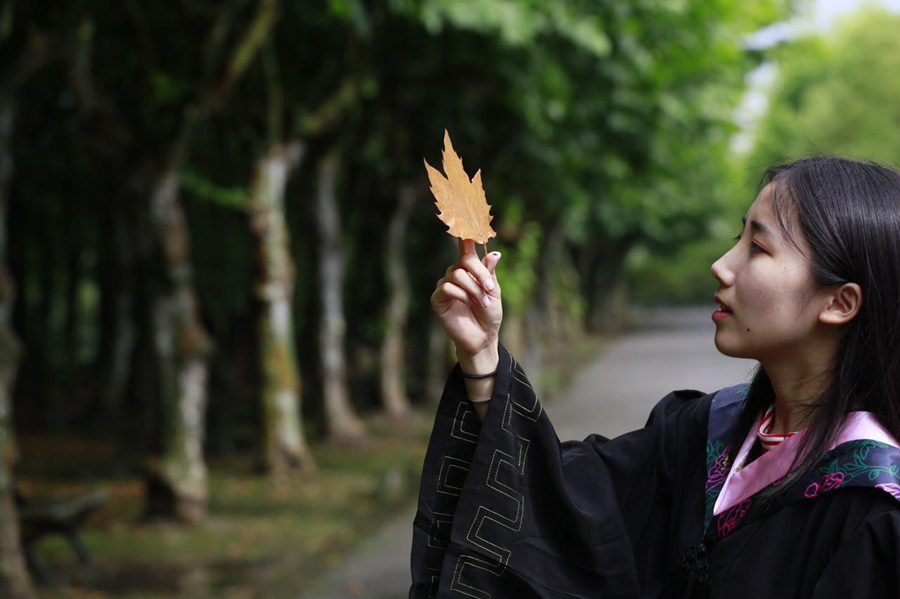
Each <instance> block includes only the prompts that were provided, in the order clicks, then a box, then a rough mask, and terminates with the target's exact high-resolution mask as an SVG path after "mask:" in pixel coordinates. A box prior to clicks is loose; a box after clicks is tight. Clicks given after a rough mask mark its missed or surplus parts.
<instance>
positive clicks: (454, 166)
mask: <svg viewBox="0 0 900 599" xmlns="http://www.w3.org/2000/svg"><path fill="white" fill-rule="evenodd" d="M425 169H426V170H427V171H428V179H429V180H430V181H431V193H433V194H434V199H435V200H437V202H435V203H436V204H437V207H438V209H439V210H440V211H441V212H440V213H439V214H438V218H439V219H441V220H442V221H443V222H444V224H445V225H447V226H448V227H449V229H448V231H447V232H448V233H450V234H451V235H455V236H457V237H459V238H460V239H474V240H475V241H476V242H477V243H483V244H486V243H487V241H488V239H490V238H491V237H494V236H495V235H497V233H496V232H494V230H493V229H492V228H491V221H492V220H493V219H494V217H493V216H491V207H490V205H488V203H487V198H486V197H485V196H484V189H483V188H482V187H481V170H479V171H478V172H477V173H475V176H474V177H472V180H471V181H469V176H468V175H466V171H465V170H463V163H462V158H460V157H459V156H458V155H457V154H456V152H454V151H453V144H452V143H451V142H450V134H449V133H447V130H446V129H445V130H444V172H446V173H447V176H446V178H445V177H444V175H442V174H441V173H440V172H439V171H438V170H437V169H435V168H433V167H432V166H431V165H430V164H428V161H427V160H426V161H425Z"/></svg>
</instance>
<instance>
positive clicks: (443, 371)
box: [425, 312, 456, 406]
mask: <svg viewBox="0 0 900 599" xmlns="http://www.w3.org/2000/svg"><path fill="white" fill-rule="evenodd" d="M429 321H430V322H431V325H430V326H429V327H428V380H427V382H426V383H425V393H426V394H427V398H426V403H427V404H429V405H433V406H437V405H438V404H439V403H440V401H441V394H442V393H443V392H444V385H445V384H446V383H447V377H448V376H449V375H450V369H451V368H453V365H454V364H455V363H456V356H455V353H456V348H455V347H454V345H453V341H451V340H450V338H449V337H447V333H446V332H445V331H444V327H443V326H442V325H441V320H440V319H439V318H438V317H437V315H436V314H434V313H433V312H432V313H431V317H430V319H429Z"/></svg>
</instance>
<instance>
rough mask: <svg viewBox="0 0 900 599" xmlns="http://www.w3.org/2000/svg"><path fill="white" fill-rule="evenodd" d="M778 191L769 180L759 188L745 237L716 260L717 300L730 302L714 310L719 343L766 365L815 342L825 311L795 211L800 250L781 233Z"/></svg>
mask: <svg viewBox="0 0 900 599" xmlns="http://www.w3.org/2000/svg"><path fill="white" fill-rule="evenodd" d="M773 190H774V187H773V184H769V185H767V186H766V187H765V188H764V189H763V190H762V191H761V192H760V194H759V196H758V197H757V198H756V201H754V202H753V205H752V206H751V207H750V210H749V211H748V212H747V216H746V217H745V222H744V225H743V227H742V229H741V232H740V235H739V237H740V239H739V240H738V241H737V243H735V245H734V247H733V248H731V249H730V250H729V251H728V252H726V253H725V255H724V256H722V257H721V258H719V259H718V260H717V261H716V262H715V263H714V264H713V265H712V274H713V276H714V277H715V278H716V279H717V280H718V281H719V290H718V292H717V293H716V301H717V302H718V303H720V306H724V307H725V310H722V309H719V310H717V311H716V312H714V313H713V321H714V322H715V323H716V338H715V342H716V348H718V350H719V351H720V352H722V353H723V354H725V355H727V356H733V357H737V358H751V359H755V360H759V361H760V362H763V364H764V365H765V363H766V362H767V361H769V360H778V359H785V358H787V357H789V356H796V355H798V354H797V353H796V352H797V350H801V351H802V350H803V349H805V348H807V347H808V345H809V344H810V343H814V342H815V334H816V332H817V327H818V316H819V313H820V311H821V305H819V304H820V302H818V301H816V299H817V298H816V286H815V285H814V282H813V278H812V273H811V269H810V263H809V259H808V258H807V257H806V256H808V255H810V253H809V246H808V244H807V242H806V240H805V239H803V235H802V233H801V232H800V227H799V226H798V224H797V222H796V215H794V214H793V211H792V210H791V211H789V212H791V213H792V214H791V215H790V218H791V219H793V221H792V222H791V223H790V230H791V231H792V235H793V237H794V238H795V240H796V241H797V245H799V246H800V249H798V248H797V247H796V246H795V245H794V243H792V242H791V240H790V239H788V238H786V237H785V236H784V233H782V232H781V230H780V228H779V226H778V221H777V216H776V213H775V210H774V206H773V198H772V195H773ZM801 250H802V251H801ZM804 254H805V255H804Z"/></svg>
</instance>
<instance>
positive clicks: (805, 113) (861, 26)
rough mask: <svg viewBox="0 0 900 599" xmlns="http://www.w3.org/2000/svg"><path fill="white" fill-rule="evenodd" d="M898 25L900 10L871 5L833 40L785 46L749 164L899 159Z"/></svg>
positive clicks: (804, 40) (899, 90)
mask: <svg viewBox="0 0 900 599" xmlns="http://www.w3.org/2000/svg"><path fill="white" fill-rule="evenodd" d="M898 29H900V16H898V15H896V14H891V13H887V12H885V11H883V10H875V9H869V10H864V11H861V12H860V13H859V14H857V15H856V16H854V17H853V18H850V19H847V20H846V21H844V22H843V23H842V24H841V25H840V27H839V28H838V29H837V30H836V32H835V35H834V36H832V37H830V38H829V39H827V40H826V39H822V38H817V37H813V38H807V39H803V40H801V41H799V42H797V43H795V44H791V45H788V46H786V47H784V48H782V49H781V50H780V51H779V52H778V53H777V55H776V59H777V62H778V67H779V75H778V78H777V81H776V83H775V85H774V88H773V90H772V93H771V101H770V104H769V111H768V114H767V115H766V117H765V118H764V119H763V121H762V123H761V124H760V126H759V129H758V132H757V134H756V145H755V148H754V150H753V151H752V152H751V154H750V156H749V157H748V159H747V162H748V164H750V165H753V166H755V167H763V166H765V165H769V164H772V163H777V162H783V161H787V160H791V159H795V158H798V157H801V156H804V155H810V154H837V155H841V156H847V157H852V158H857V159H866V160H875V161H880V162H886V163H889V164H897V163H898V162H900V158H898V157H900V128H898V127H897V126H896V124H897V123H900V104H898V102H897V97H898V95H900V79H898V78H897V76H896V74H897V73H898V72H900V36H898V35H897V31H898ZM758 174H759V171H756V172H754V175H757V176H758Z"/></svg>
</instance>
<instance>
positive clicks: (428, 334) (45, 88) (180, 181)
mask: <svg viewBox="0 0 900 599" xmlns="http://www.w3.org/2000/svg"><path fill="white" fill-rule="evenodd" d="M781 4H782V3H781V2H778V1H776V0H769V1H767V2H761V3H744V2H738V1H736V0H714V1H709V0H686V1H685V2H681V3H671V2H664V1H661V0H627V1H623V2H616V3H606V2H594V1H587V2H552V3H546V2H533V1H531V0H490V1H485V0H396V1H392V2H387V3H384V2H364V1H363V0H331V1H330V2H328V3H313V2H306V1H297V0H229V1H226V2H221V1H214V0H208V1H206V0H178V1H176V2H171V3H165V5H160V6H156V5H154V6H152V7H151V6H149V5H144V4H142V3H138V2H134V1H125V2H121V3H118V4H117V5H116V6H115V7H111V8H109V9H104V10H101V9H99V8H97V6H96V4H95V3H92V2H87V1H86V0H72V1H70V2H66V3H46V4H45V3H41V2H29V3H23V2H18V3H17V2H7V3H6V4H5V5H4V7H3V10H2V14H0V38H2V43H3V49H2V61H3V77H2V81H0V165H2V168H0V217H2V218H0V250H2V251H0V327H2V329H3V333H4V334H3V336H2V339H3V344H4V345H3V347H4V348H5V349H4V351H3V352H2V353H0V362H2V363H0V374H2V376H3V379H2V381H0V383H2V385H0V389H2V393H0V443H3V446H4V450H3V452H2V456H3V464H2V468H0V501H2V502H3V503H2V506H0V507H2V513H0V530H2V533H0V537H2V538H0V556H2V559H0V574H2V575H0V591H2V593H3V594H4V596H7V595H9V596H27V595H28V594H29V591H28V585H27V581H25V580H24V579H23V577H22V576H18V575H17V574H16V572H21V568H20V567H19V566H20V561H19V562H17V561H16V560H17V559H18V558H17V557H16V556H17V552H16V551H15V550H14V548H15V547H16V545H17V533H16V527H15V525H14V524H15V513H14V509H13V505H12V500H11V493H12V490H13V485H14V482H13V478H12V472H13V465H14V460H13V456H14V452H13V451H11V448H13V447H14V444H13V443H14V442H13V437H12V430H13V427H12V418H11V414H12V409H13V407H15V413H16V415H17V416H16V422H17V424H18V425H19V426H21V427H22V428H23V430H33V429H44V430H46V429H51V430H53V429H56V430H59V429H64V428H67V427H68V428H72V427H75V426H80V427H83V428H85V429H87V430H95V431H101V432H105V433H108V432H109V430H110V429H112V430H116V431H118V434H119V435H120V438H121V440H122V443H123V445H126V446H130V448H131V449H135V450H137V451H140V452H145V453H146V454H147V455H149V456H153V457H152V459H149V460H148V462H147V463H148V466H147V469H146V473H145V474H146V480H147V489H148V497H147V499H148V501H147V505H148V511H149V512H150V513H151V514H156V515H164V516H170V517H176V518H180V519H182V520H186V521H197V520H199V519H201V518H203V516H204V514H205V508H206V502H207V487H206V467H205V462H204V452H205V451H219V452H222V451H228V450H232V449H242V448H248V447H253V448H256V449H258V451H259V456H260V464H261V466H262V467H263V468H264V469H265V470H266V471H267V472H270V473H274V474H282V475H283V474H285V473H287V472H289V471H290V470H292V469H294V468H297V467H303V466H306V467H310V466H311V465H312V458H311V456H310V452H309V449H308V444H307V438H308V437H309V436H310V435H314V436H316V437H319V438H331V439H334V440H339V441H343V442H358V441H360V440H362V439H363V438H364V437H365V424H364V421H363V420H362V419H361V418H360V416H359V415H358V414H359V412H360V411H361V410H370V409H373V408H379V407H380V408H382V409H383V410H384V411H385V412H386V413H387V414H389V415H390V416H391V417H393V418H397V419H400V418H403V417H404V416H405V415H407V414H408V413H409V410H410V400H409V397H410V395H414V396H420V397H427V396H430V397H434V396H435V394H436V393H437V392H438V391H435V389H438V390H439V388H440V386H441V385H442V382H443V378H444V377H445V376H446V345H445V343H444V342H443V340H442V336H441V335H440V331H439V330H437V331H436V329H435V326H434V319H432V318H431V314H430V309H429V307H428V298H429V296H430V294H431V292H432V290H433V285H434V282H435V281H436V280H437V279H438V278H439V277H440V276H441V273H442V272H443V270H444V269H445V268H446V266H447V265H448V264H449V263H450V262H452V260H453V259H454V253H455V243H451V242H452V241H453V240H452V239H451V238H449V236H447V235H445V234H444V233H443V229H444V227H443V225H441V224H440V222H439V221H438V220H437V219H436V218H434V206H433V202H432V201H431V199H430V195H429V193H428V189H427V178H426V177H425V172H424V169H423V167H422V158H423V157H425V158H427V159H428V160H429V162H431V163H432V164H435V163H438V162H439V153H440V150H441V139H442V132H443V130H444V129H445V128H447V129H449V130H450V132H451V134H452V135H453V138H454V140H455V141H456V145H457V148H458V149H459V151H460V153H461V155H463V156H464V157H465V159H466V164H467V166H468V168H470V169H471V170H472V171H474V170H475V167H476V166H477V167H479V168H481V169H482V172H483V175H484V181H485V188H486V191H487V197H488V200H489V202H490V203H491V204H492V205H493V211H492V212H493V213H494V214H495V215H496V216H497V218H496V219H495V221H494V223H495V224H496V225H498V226H499V240H498V241H497V246H499V248H498V249H502V250H503V251H504V253H505V259H504V264H503V265H502V266H501V273H500V275H501V277H502V278H503V281H504V300H505V301H504V304H505V308H506V320H505V323H504V335H507V338H506V340H505V343H506V344H507V345H508V346H510V347H511V348H512V349H513V351H515V352H517V353H518V354H519V355H521V356H522V357H523V358H524V359H525V361H526V363H528V365H529V370H530V372H535V371H536V370H538V369H539V362H540V355H539V352H538V351H537V349H538V348H539V347H540V344H539V342H540V340H541V339H543V338H545V337H546V336H548V335H554V334H559V332H560V330H561V329H565V328H567V327H569V328H580V327H581V326H586V327H587V328H594V329H596V328H600V327H603V326H606V325H608V324H609V323H608V318H609V314H610V310H609V309H608V307H609V302H610V298H611V297H612V296H613V293H614V290H615V289H616V286H617V281H618V280H619V279H620V276H621V270H622V264H623V260H624V258H625V256H626V255H627V253H628V252H629V250H630V249H631V248H632V247H634V246H635V245H636V244H643V245H646V246H649V247H652V248H655V249H657V250H667V249H670V248H673V247H676V246H677V245H678V244H680V243H682V242H683V241H684V240H685V239H689V238H691V237H693V236H696V235H698V234H700V233H701V232H702V231H703V229H704V227H705V226H706V220H707V219H706V215H708V214H709V213H710V212H715V211H716V210H717V208H718V207H719V206H720V205H721V201H722V199H721V198H722V197H724V194H721V193H719V189H720V188H721V177H722V175H721V173H722V172H724V168H723V166H724V162H725V160H726V154H727V152H726V148H727V141H728V136H729V134H730V133H731V130H732V125H731V124H730V117H731V111H732V110H733V107H734V105H735V103H736V101H737V99H738V97H739V94H740V92H741V88H742V82H743V77H744V74H745V73H746V71H747V69H748V68H750V67H751V66H752V65H753V63H754V60H755V59H754V57H752V56H748V55H747V54H746V53H744V52H742V51H741V50H740V47H739V41H740V38H741V35H742V34H743V33H745V32H748V31H751V30H753V29H755V28H757V27H758V26H760V25H762V24H764V23H766V22H769V21H771V20H772V19H774V18H775V17H777V16H778V15H779V14H780V10H781ZM297 283H299V284H297ZM567 323H568V324H567ZM17 339H18V340H21V343H20V342H19V341H17ZM20 348H21V349H20ZM22 349H23V350H24V351H22ZM301 366H302V368H301ZM17 373H18V376H16V375H17ZM535 378H536V373H535ZM14 381H15V385H13V383H14ZM301 398H302V399H303V402H302V404H301ZM302 423H305V424H302ZM110 424H111V425H112V426H110ZM207 433H208V434H207ZM17 564H18V565H17Z"/></svg>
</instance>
